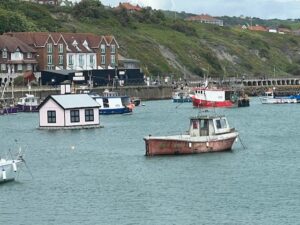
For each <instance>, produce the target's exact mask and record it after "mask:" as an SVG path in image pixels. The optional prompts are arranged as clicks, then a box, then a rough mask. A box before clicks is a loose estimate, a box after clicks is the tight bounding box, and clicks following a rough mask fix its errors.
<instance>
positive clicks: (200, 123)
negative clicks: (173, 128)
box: [189, 115, 232, 137]
mask: <svg viewBox="0 0 300 225" xmlns="http://www.w3.org/2000/svg"><path fill="white" fill-rule="evenodd" d="M231 131H232V128H230V127H229V124H228V121H227V119H226V117H225V116H202V115H201V116H196V117H192V118H191V119H190V130H189V134H190V136H191V137H198V136H212V135H219V134H224V133H229V132H231Z"/></svg>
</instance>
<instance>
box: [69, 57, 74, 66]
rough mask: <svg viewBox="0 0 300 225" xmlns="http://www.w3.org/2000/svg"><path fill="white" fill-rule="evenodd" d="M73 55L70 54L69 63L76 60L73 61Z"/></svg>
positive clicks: (71, 63)
mask: <svg viewBox="0 0 300 225" xmlns="http://www.w3.org/2000/svg"><path fill="white" fill-rule="evenodd" d="M73 61H74V60H73V55H69V65H73V64H74V62H73Z"/></svg>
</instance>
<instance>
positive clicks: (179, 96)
mask: <svg viewBox="0 0 300 225" xmlns="http://www.w3.org/2000/svg"><path fill="white" fill-rule="evenodd" d="M172 99H173V102H176V103H183V102H191V101H192V98H191V96H190V89H187V88H183V89H177V90H176V91H173V93H172Z"/></svg>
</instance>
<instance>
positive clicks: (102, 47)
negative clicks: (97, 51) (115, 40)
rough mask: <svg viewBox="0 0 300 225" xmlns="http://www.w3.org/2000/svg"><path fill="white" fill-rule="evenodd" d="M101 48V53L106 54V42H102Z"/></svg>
mask: <svg viewBox="0 0 300 225" xmlns="http://www.w3.org/2000/svg"><path fill="white" fill-rule="evenodd" d="M100 48H101V53H103V54H105V51H106V46H105V44H101V46H100Z"/></svg>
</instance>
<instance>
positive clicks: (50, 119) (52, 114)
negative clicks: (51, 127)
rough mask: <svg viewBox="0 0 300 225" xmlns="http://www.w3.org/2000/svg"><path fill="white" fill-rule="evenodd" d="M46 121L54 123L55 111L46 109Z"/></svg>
mask: <svg viewBox="0 0 300 225" xmlns="http://www.w3.org/2000/svg"><path fill="white" fill-rule="evenodd" d="M47 116H48V123H56V111H47Z"/></svg>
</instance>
